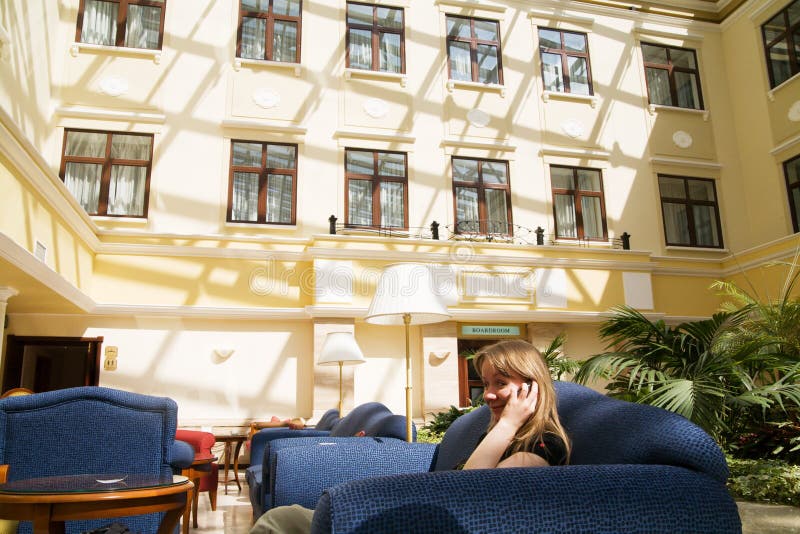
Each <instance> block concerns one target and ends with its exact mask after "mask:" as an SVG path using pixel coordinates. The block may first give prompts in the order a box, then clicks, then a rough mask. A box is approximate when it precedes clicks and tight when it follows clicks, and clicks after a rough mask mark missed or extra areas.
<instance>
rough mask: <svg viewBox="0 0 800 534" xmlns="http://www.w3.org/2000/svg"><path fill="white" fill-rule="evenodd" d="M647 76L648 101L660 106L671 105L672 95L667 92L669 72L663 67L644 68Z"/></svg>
mask: <svg viewBox="0 0 800 534" xmlns="http://www.w3.org/2000/svg"><path fill="white" fill-rule="evenodd" d="M645 74H646V76H647V91H648V93H649V95H650V103H651V104H658V105H662V106H671V105H672V96H671V95H670V92H669V74H668V73H667V71H666V70H663V69H653V68H647V69H645Z"/></svg>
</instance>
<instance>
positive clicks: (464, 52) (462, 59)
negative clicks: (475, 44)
mask: <svg viewBox="0 0 800 534" xmlns="http://www.w3.org/2000/svg"><path fill="white" fill-rule="evenodd" d="M448 51H449V55H450V79H451V80H463V81H468V82H469V81H472V59H471V58H470V52H469V44H467V43H459V42H452V43H450V47H449V49H448Z"/></svg>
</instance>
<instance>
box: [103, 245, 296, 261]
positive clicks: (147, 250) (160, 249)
mask: <svg viewBox="0 0 800 534" xmlns="http://www.w3.org/2000/svg"><path fill="white" fill-rule="evenodd" d="M96 252H97V254H107V255H109V256H131V255H138V256H164V257H182V258H225V259H237V260H274V261H306V260H308V259H310V258H309V257H308V256H307V255H306V254H305V253H304V252H291V251H279V252H272V251H268V250H251V249H247V248H217V247H213V248H212V247H192V246H179V245H140V244H128V243H103V244H101V245H100V246H99V247H98V248H97V251H96Z"/></svg>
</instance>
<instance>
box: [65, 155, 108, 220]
mask: <svg viewBox="0 0 800 534" xmlns="http://www.w3.org/2000/svg"><path fill="white" fill-rule="evenodd" d="M102 173H103V166H102V165H96V164H94V163H70V162H68V163H67V166H66V169H65V173H64V185H65V186H67V189H69V192H70V193H72V196H74V197H75V200H77V201H78V203H79V204H80V205H81V206H82V207H83V209H85V210H86V213H89V214H94V213H97V205H98V200H99V199H100V177H101V175H102Z"/></svg>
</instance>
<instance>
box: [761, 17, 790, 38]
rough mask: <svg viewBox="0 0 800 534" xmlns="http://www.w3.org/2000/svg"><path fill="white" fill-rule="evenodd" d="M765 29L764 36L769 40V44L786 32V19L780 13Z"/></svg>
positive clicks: (765, 25)
mask: <svg viewBox="0 0 800 534" xmlns="http://www.w3.org/2000/svg"><path fill="white" fill-rule="evenodd" d="M763 28H764V36H765V38H766V40H767V44H769V43H771V42H772V41H773V40H774V39H776V38H777V37H779V36H780V35H781V34H782V33H783V32H785V31H786V18H785V17H784V15H783V13H778V14H777V15H775V16H774V17H772V19H771V20H770V21H769V22H767V23H766V24H764V26H763Z"/></svg>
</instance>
